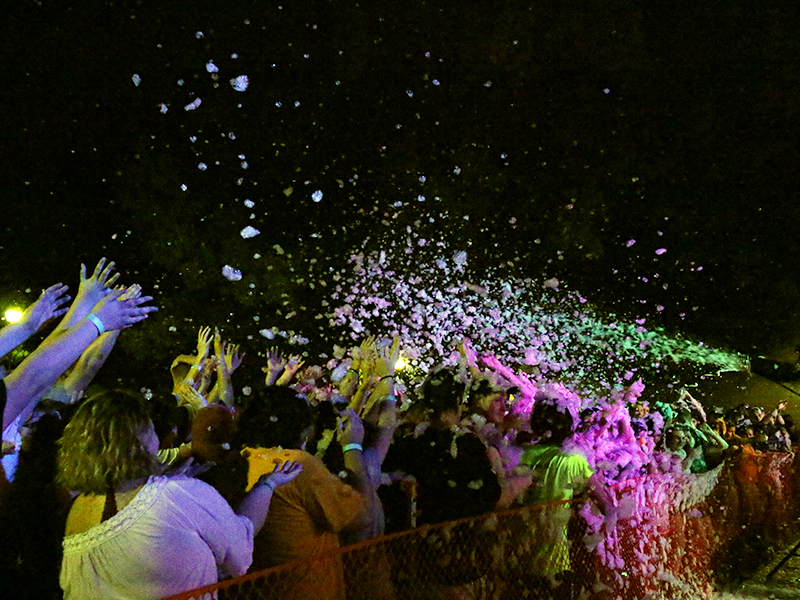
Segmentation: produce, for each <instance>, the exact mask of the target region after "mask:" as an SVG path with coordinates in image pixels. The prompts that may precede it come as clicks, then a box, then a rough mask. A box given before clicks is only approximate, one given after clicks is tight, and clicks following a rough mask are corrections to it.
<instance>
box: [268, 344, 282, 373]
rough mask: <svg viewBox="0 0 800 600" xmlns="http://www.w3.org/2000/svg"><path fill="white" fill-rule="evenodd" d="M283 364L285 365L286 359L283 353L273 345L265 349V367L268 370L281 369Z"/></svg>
mask: <svg viewBox="0 0 800 600" xmlns="http://www.w3.org/2000/svg"><path fill="white" fill-rule="evenodd" d="M284 365H286V359H285V358H283V355H282V354H281V353H280V352H278V349H277V348H275V347H274V346H273V347H272V348H269V349H268V350H267V366H266V369H268V370H269V371H273V372H275V371H281V370H283V367H284Z"/></svg>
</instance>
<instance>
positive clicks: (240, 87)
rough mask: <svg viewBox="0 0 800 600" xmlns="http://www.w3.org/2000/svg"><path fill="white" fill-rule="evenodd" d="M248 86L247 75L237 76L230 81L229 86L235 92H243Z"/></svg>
mask: <svg viewBox="0 0 800 600" xmlns="http://www.w3.org/2000/svg"><path fill="white" fill-rule="evenodd" d="M248 85H250V79H248V77H247V75H239V76H238V77H234V78H233V79H231V86H232V87H233V89H235V90H236V91H237V92H243V91H245V90H246V89H247V86H248Z"/></svg>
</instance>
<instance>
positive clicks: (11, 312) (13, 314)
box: [5, 308, 22, 323]
mask: <svg viewBox="0 0 800 600" xmlns="http://www.w3.org/2000/svg"><path fill="white" fill-rule="evenodd" d="M5 318H6V321H8V322H9V323H16V322H17V321H19V320H20V319H21V318H22V311H21V310H19V309H17V308H9V309H8V310H7V311H6V312H5Z"/></svg>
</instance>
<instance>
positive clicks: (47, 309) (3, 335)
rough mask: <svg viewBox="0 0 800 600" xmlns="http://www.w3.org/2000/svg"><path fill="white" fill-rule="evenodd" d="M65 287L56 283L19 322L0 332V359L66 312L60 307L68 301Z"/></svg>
mask: <svg viewBox="0 0 800 600" xmlns="http://www.w3.org/2000/svg"><path fill="white" fill-rule="evenodd" d="M67 289H68V288H67V286H65V285H62V284H60V283H57V284H55V285H53V286H50V287H49V288H47V289H46V290H43V291H42V294H41V295H40V296H39V298H38V299H37V300H36V302H34V303H33V304H31V305H30V306H29V307H28V308H26V309H25V312H24V313H22V317H20V319H19V321H17V322H16V323H11V324H10V325H8V326H6V327H4V328H3V329H2V330H0V358H2V357H3V356H5V355H6V354H8V353H9V352H11V351H12V350H14V348H16V347H17V346H19V345H20V344H22V343H23V342H25V340H27V339H28V338H29V337H31V336H32V335H33V334H34V333H36V332H37V331H39V329H41V328H42V327H43V326H44V324H45V323H47V322H48V321H49V320H50V319H54V318H56V317H60V316H61V315H63V314H64V313H66V312H67V309H66V308H62V307H61V305H62V304H64V303H65V302H67V301H69V296H65V295H64V294H66V293H67Z"/></svg>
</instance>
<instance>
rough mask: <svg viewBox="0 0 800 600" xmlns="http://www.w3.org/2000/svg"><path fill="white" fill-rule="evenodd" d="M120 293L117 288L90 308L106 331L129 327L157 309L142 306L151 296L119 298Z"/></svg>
mask: <svg viewBox="0 0 800 600" xmlns="http://www.w3.org/2000/svg"><path fill="white" fill-rule="evenodd" d="M121 295H122V294H121V292H120V291H119V290H117V291H112V292H111V293H109V294H108V295H106V296H105V297H104V298H103V299H101V300H100V301H99V302H98V303H97V304H96V305H95V306H94V308H93V309H92V313H93V314H94V315H95V316H96V317H97V318H98V319H100V321H101V322H102V323H103V326H104V327H105V330H106V331H115V330H117V329H126V328H128V327H131V326H133V325H135V324H136V323H138V322H139V321H143V320H144V319H146V318H147V317H148V315H149V314H150V313H151V312H155V311H157V310H158V308H157V307H155V306H143V305H144V304H146V303H148V302H150V301H151V300H152V299H153V297H152V296H139V297H138V298H129V299H127V300H120V299H119V297H120V296H121Z"/></svg>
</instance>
